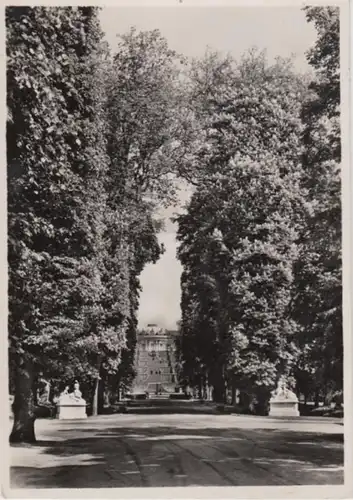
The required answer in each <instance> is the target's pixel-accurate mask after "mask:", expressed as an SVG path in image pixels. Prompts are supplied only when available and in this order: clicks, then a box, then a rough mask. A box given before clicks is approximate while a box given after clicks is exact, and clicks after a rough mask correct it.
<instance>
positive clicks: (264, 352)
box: [179, 53, 305, 401]
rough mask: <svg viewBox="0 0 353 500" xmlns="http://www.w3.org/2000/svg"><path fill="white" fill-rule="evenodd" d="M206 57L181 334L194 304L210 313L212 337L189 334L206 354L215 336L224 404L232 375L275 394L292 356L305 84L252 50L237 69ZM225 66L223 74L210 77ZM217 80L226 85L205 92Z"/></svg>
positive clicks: (184, 232)
mask: <svg viewBox="0 0 353 500" xmlns="http://www.w3.org/2000/svg"><path fill="white" fill-rule="evenodd" d="M209 61H211V63H209V64H211V67H209V64H208V65H207V64H206V66H205V67H206V69H207V71H205V67H204V66H202V65H201V66H196V67H195V68H194V70H193V74H192V76H193V79H194V80H195V75H196V77H197V78H196V90H195V92H196V94H198V95H199V96H200V97H199V101H198V109H197V110H196V113H197V114H198V115H199V116H200V119H201V120H202V123H203V128H204V131H203V144H201V145H199V146H198V147H197V149H196V153H195V155H194V157H193V158H192V168H193V169H194V170H196V171H197V175H198V177H199V185H198V186H197V188H196V191H195V193H194V196H193V198H192V201H191V203H190V204H189V206H188V213H187V215H185V216H182V217H180V218H179V223H180V226H179V240H180V241H181V246H180V250H179V255H180V258H181V261H182V263H183V265H184V268H185V272H184V275H183V276H184V279H187V285H186V286H185V288H186V290H185V292H183V299H182V311H183V322H182V330H183V328H184V325H185V327H186V323H187V321H188V320H187V317H188V316H187V311H188V307H189V306H190V305H191V307H192V308H193V310H194V311H196V315H197V313H199V312H200V311H204V312H203V313H202V314H203V315H205V319H206V318H207V316H208V319H209V323H208V325H209V329H211V331H212V333H211V334H205V336H203V335H202V330H200V331H199V332H198V333H195V331H193V337H191V338H194V339H195V344H194V349H196V351H197V352H199V353H200V352H203V351H204V348H205V344H202V342H203V340H205V339H210V341H209V342H208V343H207V346H208V347H207V348H206V349H207V352H208V353H209V357H208V359H207V361H206V360H204V364H206V366H208V370H209V375H210V377H211V379H213V381H212V385H213V386H214V397H215V399H216V400H218V401H223V400H224V397H225V384H226V381H227V378H229V377H230V376H231V377H236V379H237V383H238V387H241V386H243V387H247V388H248V389H249V390H251V389H253V390H254V391H255V392H256V391H257V392H258V393H259V392H261V390H260V389H264V392H266V391H267V395H268V393H269V390H270V389H271V388H272V387H273V386H274V385H275V383H276V381H277V379H278V376H279V375H280V374H283V373H287V375H288V374H289V372H290V361H291V359H294V355H295V347H294V336H295V333H296V326H295V324H294V323H293V321H292V320H291V318H290V314H289V305H290V302H291V292H290V291H291V285H292V281H293V278H292V267H293V263H294V261H295V259H296V246H295V242H296V238H297V232H296V228H297V226H298V224H300V221H301V217H302V215H301V214H302V211H303V195H302V193H301V192H300V190H299V188H298V182H299V179H300V171H301V169H300V162H299V159H300V153H301V144H300V134H301V121H300V99H301V98H302V96H303V91H304V89H305V85H304V84H302V83H301V82H300V80H299V77H298V76H296V75H295V74H294V72H293V70H292V69H291V67H290V64H289V63H287V62H286V61H280V60H279V61H278V62H277V63H276V64H275V65H273V66H268V65H267V64H266V59H265V56H264V55H263V54H254V53H252V54H250V55H248V56H247V57H245V58H244V60H243V61H241V63H239V64H238V65H235V64H234V63H232V62H228V61H225V62H224V64H223V65H221V64H220V61H219V60H218V59H217V58H209ZM220 67H222V68H223V73H220V72H219V71H218V72H216V73H214V72H212V70H214V69H215V68H218V69H219V68H220ZM232 68H233V69H232ZM213 74H214V78H212V75H213ZM202 75H204V76H203V77H202ZM214 79H216V81H218V82H219V86H218V87H215V86H213V85H212V84H211V85H209V86H208V85H207V82H209V81H210V80H211V81H213V80H214ZM200 81H201V82H202V83H203V85H202V86H201V91H199V89H200V83H199V82H200ZM205 238H206V239H205ZM195 257H196V264H195ZM201 282H202V286H206V287H207V290H208V292H207V293H206V294H205V293H201V288H199V293H198V294H197V295H195V292H194V291H193V290H195V288H196V287H197V286H199V287H200V283H201ZM197 284H198V285H197ZM204 290H205V289H204ZM186 297H189V300H190V303H189V306H188V305H187V303H186V302H183V301H184V299H186ZM203 297H204V298H203ZM210 301H211V303H210ZM211 304H212V305H211ZM206 311H208V312H206ZM184 313H185V314H184ZM190 316H192V315H190ZM194 316H195V313H194ZM184 320H185V322H184ZM203 321H204V322H205V320H203ZM194 325H195V321H192V324H191V326H189V324H188V326H187V328H186V329H191V330H193V329H194V328H195V326H194ZM185 331H186V330H185ZM195 335H196V337H195ZM189 340H191V339H189ZM206 342H207V341H206ZM212 358H213V359H212ZM195 359H197V358H196V357H195ZM211 360H212V361H211ZM215 360H216V361H215ZM211 362H212V365H211ZM211 366H213V367H216V370H215V369H212V370H211ZM212 372H213V373H212Z"/></svg>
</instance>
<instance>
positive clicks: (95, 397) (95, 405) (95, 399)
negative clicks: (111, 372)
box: [92, 377, 99, 417]
mask: <svg viewBox="0 0 353 500" xmlns="http://www.w3.org/2000/svg"><path fill="white" fill-rule="evenodd" d="M98 392H99V377H97V378H96V381H95V387H94V394H93V404H92V416H93V417H96V416H97V415H98Z"/></svg>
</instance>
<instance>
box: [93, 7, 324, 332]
mask: <svg viewBox="0 0 353 500" xmlns="http://www.w3.org/2000/svg"><path fill="white" fill-rule="evenodd" d="M101 23H102V27H103V30H104V31H105V33H106V37H107V40H108V42H109V43H110V45H111V46H112V48H113V49H114V46H115V45H116V43H117V42H116V36H117V34H123V33H125V32H126V31H128V30H129V29H130V28H131V27H132V26H135V27H136V28H137V29H138V30H152V29H156V28H158V29H159V30H160V31H161V34H162V35H163V36H164V37H165V38H166V39H167V40H168V43H169V46H170V48H172V49H174V50H176V51H177V52H179V53H181V54H184V55H185V56H190V57H198V56H202V55H203V54H204V52H205V49H206V47H207V46H209V47H210V48H212V49H215V50H217V51H220V52H223V53H228V52H229V53H231V54H232V55H233V56H234V57H235V58H239V57H240V56H241V55H242V54H243V53H244V52H245V51H247V50H248V49H250V48H252V47H258V48H259V49H266V50H267V54H268V57H269V59H270V60H271V59H272V58H274V57H276V56H282V57H288V56H291V55H294V56H295V66H296V67H297V68H298V70H299V71H305V70H307V69H308V66H307V64H306V60H305V52H306V50H307V49H308V48H309V47H310V46H311V45H312V44H313V43H314V42H315V38H316V33H315V30H314V28H313V26H312V25H311V24H308V23H307V22H306V19H305V16H304V13H303V12H302V11H301V10H300V8H298V7H287V6H283V7H274V6H272V7H271V6H269V7H215V6H212V7H185V6H184V5H183V4H181V5H180V6H177V7H152V6H150V7H125V6H122V7H107V8H104V9H103V10H102V12H101ZM183 197H184V198H185V196H183ZM173 212H175V209H174V208H171V209H169V210H168V211H167V212H166V214H165V215H166V218H167V219H168V216H171V215H172V214H173ZM166 222H167V224H166V231H165V232H163V233H161V234H160V241H161V242H163V243H164V245H165V247H166V252H165V253H164V255H163V256H162V257H161V259H160V260H159V261H158V262H157V264H151V265H148V266H146V268H145V270H144V271H143V273H142V276H141V284H142V287H143V291H142V294H141V300H140V309H139V325H140V327H141V326H144V325H146V324H147V323H157V324H159V325H160V326H161V327H165V328H175V325H176V321H178V320H179V319H180V274H181V271H182V269H181V266H180V264H179V262H178V261H177V259H176V240H175V230H176V228H175V227H174V226H173V225H172V224H171V223H170V222H169V223H168V220H166Z"/></svg>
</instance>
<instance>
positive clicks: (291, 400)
mask: <svg viewBox="0 0 353 500" xmlns="http://www.w3.org/2000/svg"><path fill="white" fill-rule="evenodd" d="M298 405H299V400H298V398H297V396H296V394H295V393H294V392H293V391H291V390H289V389H288V388H287V387H286V385H285V383H284V382H283V381H280V382H279V384H278V387H277V389H276V390H275V391H274V392H273V393H272V397H271V399H270V413H269V416H270V417H299V416H300V413H299V409H298Z"/></svg>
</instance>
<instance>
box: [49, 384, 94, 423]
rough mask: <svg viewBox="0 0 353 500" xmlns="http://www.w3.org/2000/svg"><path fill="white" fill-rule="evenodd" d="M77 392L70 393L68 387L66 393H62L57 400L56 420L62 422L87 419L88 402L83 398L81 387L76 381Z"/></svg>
mask: <svg viewBox="0 0 353 500" xmlns="http://www.w3.org/2000/svg"><path fill="white" fill-rule="evenodd" d="M74 387H75V390H74V391H73V392H72V393H69V387H68V386H67V387H66V389H65V391H64V392H62V393H61V395H60V397H59V399H58V400H57V403H56V404H57V413H56V418H58V419H60V420H64V419H66V420H69V419H70V420H78V419H82V418H87V413H86V406H87V405H86V401H85V400H84V399H83V398H82V393H81V391H80V385H79V383H78V382H77V380H76V381H75V386H74Z"/></svg>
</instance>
